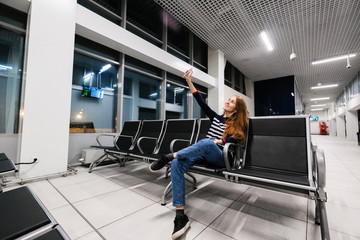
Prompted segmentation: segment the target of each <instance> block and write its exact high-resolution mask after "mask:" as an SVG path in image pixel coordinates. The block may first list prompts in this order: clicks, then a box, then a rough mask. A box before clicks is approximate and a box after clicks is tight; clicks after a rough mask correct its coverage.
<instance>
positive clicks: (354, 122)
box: [346, 111, 359, 141]
mask: <svg viewBox="0 0 360 240" xmlns="http://www.w3.org/2000/svg"><path fill="white" fill-rule="evenodd" d="M358 131H359V124H358V116H357V111H347V112H346V133H347V134H346V139H347V140H350V141H357V135H356V133H357V132H358Z"/></svg>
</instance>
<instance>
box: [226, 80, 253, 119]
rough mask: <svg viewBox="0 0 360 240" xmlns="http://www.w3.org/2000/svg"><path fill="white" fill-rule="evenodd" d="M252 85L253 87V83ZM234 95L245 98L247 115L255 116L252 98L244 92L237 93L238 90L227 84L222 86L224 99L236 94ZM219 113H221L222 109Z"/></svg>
mask: <svg viewBox="0 0 360 240" xmlns="http://www.w3.org/2000/svg"><path fill="white" fill-rule="evenodd" d="M249 87H251V86H249ZM252 87H253V85H252ZM236 95H237V96H240V97H242V98H243V99H244V100H245V102H246V105H247V109H248V112H249V117H253V116H255V107H254V99H252V98H249V97H247V96H245V95H244V94H242V93H239V92H238V91H236V90H234V89H232V88H230V87H228V86H224V99H228V98H230V97H232V96H236ZM220 113H222V111H221V112H220Z"/></svg>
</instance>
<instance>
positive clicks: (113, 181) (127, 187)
mask: <svg viewBox="0 0 360 240" xmlns="http://www.w3.org/2000/svg"><path fill="white" fill-rule="evenodd" d="M119 175H120V174H119ZM108 180H109V181H111V182H112V183H115V184H117V185H119V186H122V185H121V184H119V183H118V182H116V181H115V180H112V179H108ZM141 180H142V181H140V182H139V183H137V184H136V185H138V184H141V183H144V182H149V181H147V180H144V179H141ZM122 187H123V188H126V189H129V188H131V187H133V186H122ZM129 190H130V189H129Z"/></svg>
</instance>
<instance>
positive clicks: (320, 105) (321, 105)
mask: <svg viewBox="0 0 360 240" xmlns="http://www.w3.org/2000/svg"><path fill="white" fill-rule="evenodd" d="M325 106H326V104H316V105H311V107H325Z"/></svg>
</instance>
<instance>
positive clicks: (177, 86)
mask: <svg viewBox="0 0 360 240" xmlns="http://www.w3.org/2000/svg"><path fill="white" fill-rule="evenodd" d="M189 92H190V90H189V88H188V86H187V84H186V82H185V80H184V79H183V78H180V77H178V76H175V75H173V74H170V73H168V76H167V81H166V107H165V109H166V119H174V118H188V94H189Z"/></svg>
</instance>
